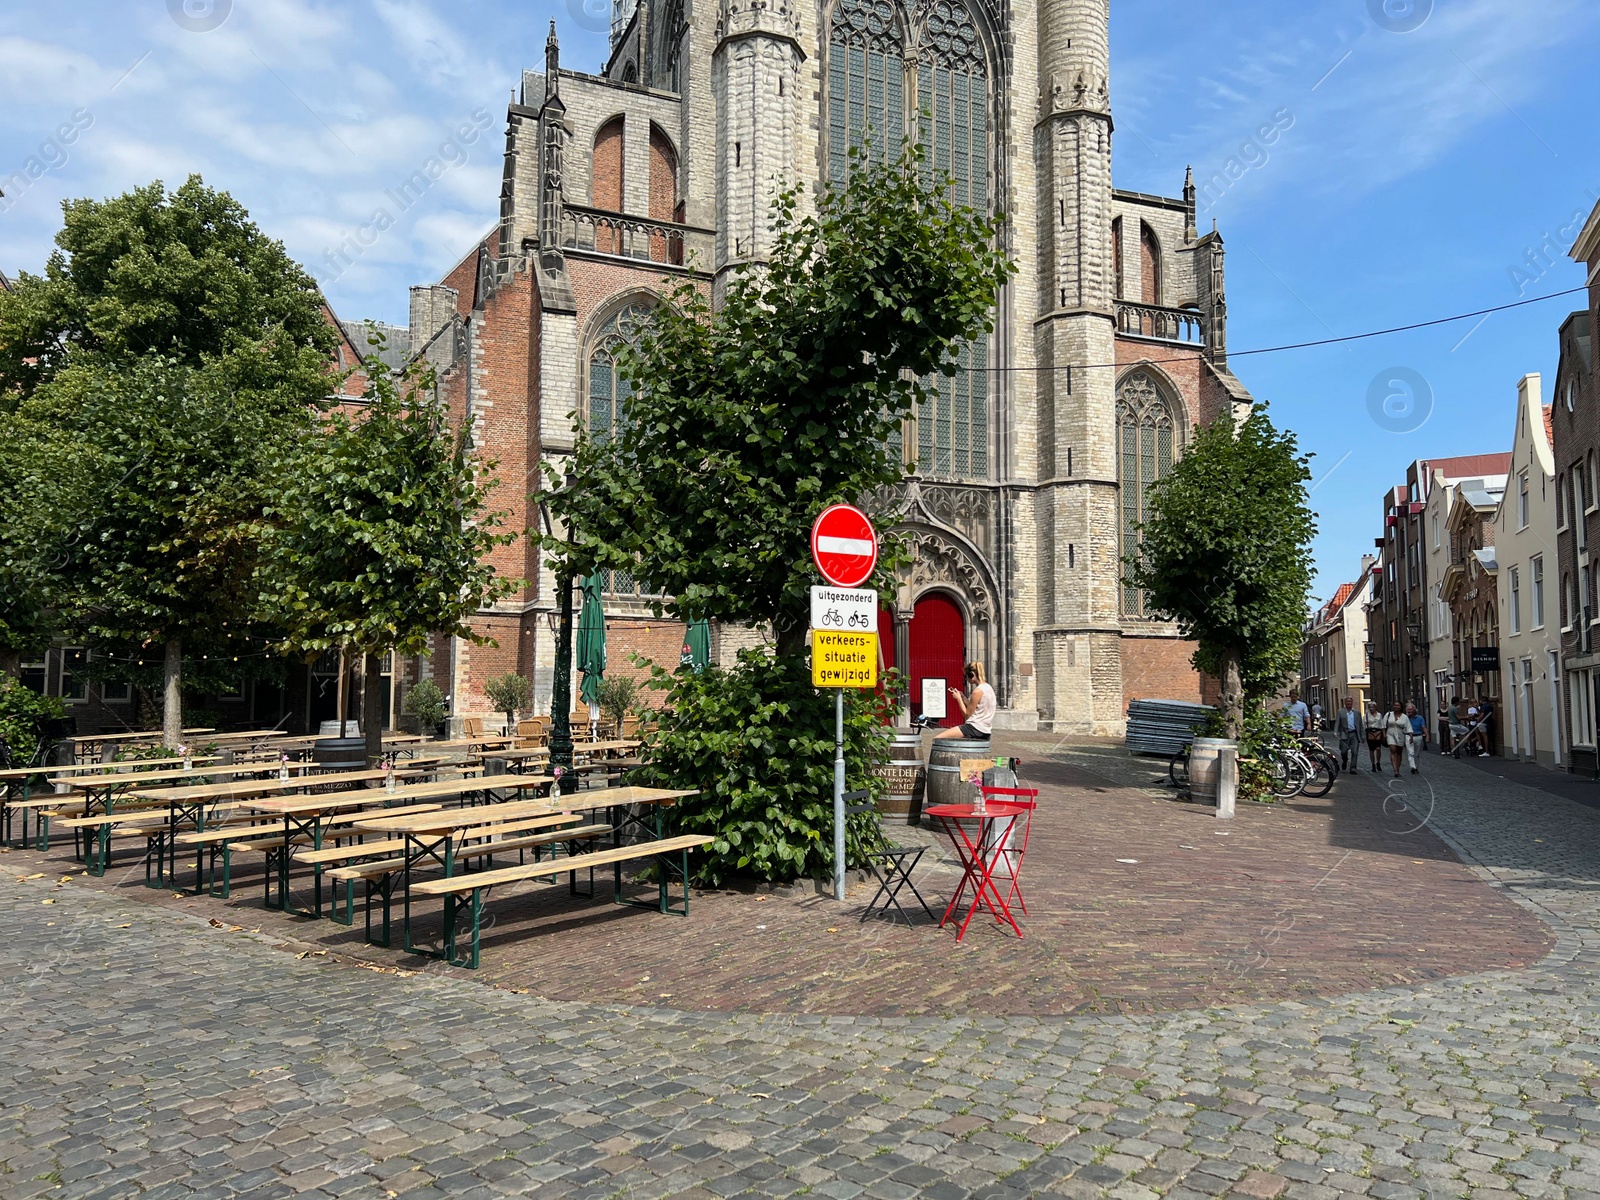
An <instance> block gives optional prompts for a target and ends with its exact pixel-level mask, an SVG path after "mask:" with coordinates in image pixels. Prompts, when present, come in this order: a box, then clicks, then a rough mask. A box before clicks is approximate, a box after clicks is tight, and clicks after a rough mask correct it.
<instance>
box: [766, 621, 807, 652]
mask: <svg viewBox="0 0 1600 1200" xmlns="http://www.w3.org/2000/svg"><path fill="white" fill-rule="evenodd" d="M772 626H773V631H774V632H775V633H776V634H777V636H778V657H779V658H803V657H805V653H806V634H807V633H809V632H810V631H811V621H810V617H809V614H805V613H779V614H778V617H777V619H776V620H775V621H773V623H772Z"/></svg>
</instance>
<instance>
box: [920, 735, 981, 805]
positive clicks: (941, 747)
mask: <svg viewBox="0 0 1600 1200" xmlns="http://www.w3.org/2000/svg"><path fill="white" fill-rule="evenodd" d="M963 758H987V759H988V760H989V761H990V762H993V761H994V748H993V746H991V745H990V743H989V742H987V741H979V740H978V739H976V738H974V739H972V740H970V741H969V740H968V739H966V738H936V739H935V740H934V743H933V749H932V750H930V751H928V786H927V790H926V793H925V795H924V799H923V805H922V806H923V808H925V809H926V808H932V807H933V806H934V805H936V804H971V803H972V801H973V799H974V798H975V796H976V795H977V793H976V792H975V791H974V790H973V787H972V785H971V784H970V783H963V782H962V781H961V760H962V759H963ZM919 815H920V814H919Z"/></svg>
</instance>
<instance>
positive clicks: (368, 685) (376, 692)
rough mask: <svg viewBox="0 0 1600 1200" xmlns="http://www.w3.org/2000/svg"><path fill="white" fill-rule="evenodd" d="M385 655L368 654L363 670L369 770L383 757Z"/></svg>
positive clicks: (363, 696) (363, 697)
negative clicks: (382, 684)
mask: <svg viewBox="0 0 1600 1200" xmlns="http://www.w3.org/2000/svg"><path fill="white" fill-rule="evenodd" d="M382 681H383V655H381V654H368V655H367V656H366V658H365V660H364V661H363V662H362V669H361V728H362V729H364V730H365V731H366V736H367V769H368V770H372V769H373V768H375V767H376V766H377V765H378V760H379V759H380V758H382V757H383V689H382V688H381V687H380V686H379V684H380V683H382Z"/></svg>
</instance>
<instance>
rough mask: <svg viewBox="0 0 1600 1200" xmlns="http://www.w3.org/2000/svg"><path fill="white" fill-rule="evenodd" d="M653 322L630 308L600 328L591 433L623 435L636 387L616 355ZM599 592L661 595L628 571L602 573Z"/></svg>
mask: <svg viewBox="0 0 1600 1200" xmlns="http://www.w3.org/2000/svg"><path fill="white" fill-rule="evenodd" d="M649 320H650V306H649V305H646V304H629V305H628V306H626V307H625V308H622V309H619V310H618V311H617V312H616V314H615V315H613V316H612V318H611V319H610V320H609V321H607V322H606V323H605V324H604V325H602V326H601V327H600V333H599V334H598V335H597V336H596V338H595V341H594V347H593V349H592V350H591V351H590V352H589V432H590V434H592V435H593V436H594V437H595V438H597V439H600V440H608V439H610V438H613V437H616V436H617V434H619V433H620V432H621V431H622V428H623V426H624V424H625V423H626V421H627V419H628V413H627V405H628V397H629V396H631V395H632V394H633V384H632V382H631V381H630V380H628V379H625V378H624V377H623V376H622V375H620V374H619V373H618V371H617V363H616V357H617V351H618V350H619V349H620V348H621V347H622V346H624V345H632V344H633V343H635V342H637V341H638V339H639V334H640V333H641V332H642V331H643V330H644V327H645V326H646V325H647V324H648V322H649ZM601 576H602V579H601V585H600V590H601V591H602V592H604V593H605V594H606V595H608V596H649V595H656V594H659V592H658V591H657V589H654V588H652V587H651V585H650V584H649V583H646V582H645V581H644V580H641V579H639V578H638V577H637V576H636V575H633V574H631V573H630V572H627V571H602V572H601Z"/></svg>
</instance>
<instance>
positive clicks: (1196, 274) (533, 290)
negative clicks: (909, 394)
mask: <svg viewBox="0 0 1600 1200" xmlns="http://www.w3.org/2000/svg"><path fill="white" fill-rule="evenodd" d="M618 4H619V7H618V8H617V10H616V12H615V14H614V20H613V27H612V48H611V54H610V59H609V61H608V63H607V65H606V67H605V70H604V71H603V72H602V73H601V74H599V75H586V74H582V73H579V72H576V71H571V70H568V69H565V68H563V67H562V66H561V65H560V61H559V48H558V47H557V45H556V42H555V32H554V28H553V26H552V29H551V34H550V39H549V43H548V45H547V46H546V54H545V62H544V69H543V71H539V72H536V71H527V72H525V73H524V75H523V80H522V86H521V88H520V89H519V91H518V93H517V95H516V97H515V98H514V100H513V102H512V103H511V105H510V106H509V109H508V113H507V131H506V152H505V172H504V180H503V184H502V190H501V197H500V207H501V219H500V222H499V224H498V226H497V228H496V229H495V230H494V231H492V232H491V233H490V234H489V235H488V236H486V237H485V238H484V239H483V241H482V242H481V243H479V244H478V245H477V246H475V247H473V248H472V249H471V250H470V251H469V252H468V253H467V254H466V255H465V256H464V257H463V258H462V260H461V261H460V263H459V264H458V265H457V266H456V268H455V269H454V270H452V271H451V272H450V273H449V274H448V275H447V276H446V278H445V279H444V280H442V281H441V282H440V283H439V284H437V285H433V286H430V287H423V288H417V289H413V302H412V328H411V331H410V333H411V345H412V347H413V349H414V350H422V351H423V352H425V353H427V354H428V355H429V357H430V361H432V362H433V363H434V365H435V366H437V367H438V368H439V369H440V372H441V374H440V378H441V381H442V385H443V386H444V387H445V388H447V389H448V390H449V391H450V394H451V397H452V403H453V404H455V405H456V406H457V407H458V409H459V411H461V412H463V413H466V412H471V413H472V414H473V415H474V417H475V420H476V429H477V434H478V437H479V439H480V441H482V442H483V443H484V444H485V445H486V446H487V447H488V449H489V451H490V452H491V453H492V455H493V456H494V457H495V458H496V459H497V460H498V462H499V467H498V470H499V472H500V474H501V476H502V478H503V479H504V480H505V481H506V482H507V483H508V484H512V485H515V486H509V487H507V488H505V489H504V490H503V493H502V495H501V497H500V500H499V503H500V504H501V505H502V506H505V505H510V506H511V507H512V508H513V513H512V519H513V522H514V523H515V522H522V523H525V524H528V525H532V524H534V523H536V522H537V521H538V520H539V513H538V510H537V507H536V506H534V505H532V504H531V503H530V502H528V501H525V500H524V499H523V498H522V496H521V493H522V492H523V491H524V490H525V489H524V488H523V487H522V486H521V485H522V483H523V481H524V480H526V481H528V482H529V483H530V484H531V483H532V481H533V480H534V479H536V478H537V477H538V476H539V474H540V471H541V464H553V465H554V466H555V468H556V469H557V471H558V472H559V464H560V462H561V461H562V459H563V457H564V456H565V455H566V454H567V453H569V452H570V450H571V448H572V445H573V440H574V432H575V422H576V423H581V424H583V425H585V426H587V427H588V428H591V429H599V428H605V427H608V426H610V425H613V424H615V422H616V421H617V420H618V417H619V413H620V412H621V411H622V409H623V407H624V406H625V405H626V402H627V391H628V388H627V383H626V381H625V380H622V379H620V378H619V377H618V376H617V374H616V372H615V370H614V367H613V355H614V352H615V350H616V348H617V346H618V345H620V344H621V343H624V342H626V341H627V340H628V339H630V338H631V337H634V336H636V334H637V331H638V329H639V328H640V324H641V322H645V321H648V319H649V313H650V309H651V307H652V306H653V305H655V304H657V303H659V302H660V299H659V298H660V296H661V294H662V293H663V292H664V291H665V290H667V289H668V288H669V287H670V286H672V285H674V284H676V283H678V282H680V281H681V280H683V279H684V278H689V279H693V280H697V281H700V282H701V283H702V284H703V285H704V286H706V287H707V288H710V289H711V290H712V292H713V295H715V293H716V292H717V290H718V289H719V287H720V284H721V283H722V281H724V280H725V279H726V278H727V275H728V273H729V272H730V271H732V270H734V269H737V268H738V267H740V266H742V265H744V264H748V263H754V262H760V261H761V260H762V259H763V257H764V256H765V255H766V254H767V253H768V252H769V250H770V239H771V226H770V219H769V213H768V204H769V202H770V200H771V198H772V196H773V195H774V194H775V193H776V192H777V191H778V190H779V189H780V188H782V187H784V186H787V185H790V184H794V183H801V184H807V185H811V186H812V187H821V186H823V185H825V184H827V183H830V182H838V181H841V180H843V179H844V177H845V176H846V174H847V172H848V168H849V159H848V150H849V148H850V147H851V146H855V145H860V144H862V143H863V142H870V144H871V145H873V146H877V147H881V146H882V145H884V144H885V143H888V144H890V145H894V144H897V143H898V142H899V141H900V139H902V138H905V137H911V138H916V139H918V140H919V141H921V142H922V143H923V144H924V145H925V146H926V147H927V148H928V152H929V157H930V159H931V161H932V162H933V164H934V166H935V167H936V169H938V170H939V171H941V172H943V173H948V174H949V175H950V176H951V177H952V178H953V180H954V185H955V191H956V195H957V198H958V199H959V200H960V201H962V202H964V203H968V204H971V205H973V206H974V207H978V208H981V209H985V210H988V211H999V212H1002V213H1004V214H1006V216H1007V218H1008V220H1007V225H1006V229H1005V233H1004V237H1005V239H1006V249H1007V251H1008V252H1009V253H1010V254H1011V255H1012V257H1013V258H1014V259H1015V260H1016V261H1017V263H1018V265H1019V267H1020V273H1019V274H1018V276H1017V277H1016V278H1015V279H1014V280H1013V281H1012V282H1011V283H1010V284H1008V285H1007V286H1006V288H1005V289H1004V291H1003V293H1002V294H1001V296H1000V297H999V299H998V303H997V309H996V314H995V317H996V329H995V332H994V334H993V335H992V336H990V337H987V338H984V339H981V340H980V341H979V342H976V343H974V344H972V345H970V346H968V347H965V348H964V349H963V350H962V352H961V357H960V366H961V368H962V369H961V370H960V371H959V372H958V373H957V375H956V377H955V378H954V379H952V380H943V381H940V382H939V386H938V394H937V395H935V396H933V397H932V398H930V400H929V401H928V402H927V403H926V404H925V405H923V406H922V408H921V409H920V410H919V411H918V412H917V413H916V414H915V416H914V417H913V418H912V419H911V420H909V421H908V422H907V427H906V430H905V437H904V445H905V447H906V454H907V458H908V461H911V462H914V463H915V475H914V477H913V478H912V480H911V482H910V483H909V484H908V485H907V487H908V495H907V497H906V499H907V501H908V504H907V511H908V514H909V515H908V518H907V523H906V528H905V530H904V532H905V533H906V534H907V535H908V537H909V539H910V542H911V544H912V545H913V547H914V548H915V561H914V563H913V564H912V566H911V568H910V569H909V570H908V571H907V572H906V575H905V577H904V578H903V579H902V580H901V582H900V586H899V588H898V590H897V592H896V593H895V595H893V596H892V597H886V600H890V601H891V603H890V604H889V605H888V606H887V607H888V610H889V611H888V612H887V613H886V617H887V618H888V622H887V623H886V624H884V626H883V630H884V637H883V642H884V652H885V657H886V659H887V660H888V662H889V663H890V664H891V665H899V666H900V667H902V668H903V669H905V670H907V671H908V672H909V674H910V676H911V682H912V690H911V701H912V707H913V709H920V701H921V688H920V684H921V681H922V680H924V679H930V680H941V679H945V680H949V681H951V682H955V681H957V680H959V679H960V676H961V666H960V665H961V663H962V661H963V660H964V659H969V658H978V659H981V660H983V661H984V662H985V663H986V664H987V665H988V668H989V671H990V677H991V679H992V680H993V681H994V682H995V684H996V687H997V690H998V692H999V696H1000V703H1001V708H1002V712H1001V718H1000V721H999V724H1001V725H1009V726H1011V727H1013V728H1046V729H1052V730H1058V731H1061V732H1081V733H1112V734H1114V733H1120V732H1121V730H1122V727H1123V722H1124V719H1125V716H1124V714H1125V712H1126V705H1127V702H1128V700H1130V699H1134V698H1140V697H1166V698H1179V699H1182V698H1187V699H1200V698H1202V696H1203V695H1204V694H1206V687H1205V681H1202V680H1200V679H1199V678H1198V677H1197V676H1196V675H1195V673H1194V672H1193V670H1192V669H1191V668H1190V666H1189V663H1188V659H1189V654H1190V652H1191V650H1192V647H1191V646H1190V645H1188V644H1187V643H1185V642H1183V641H1181V640H1180V639H1179V638H1178V636H1177V631H1176V630H1175V629H1174V628H1172V627H1171V626H1170V625H1168V624H1166V623H1163V622H1160V621H1157V620H1154V619H1152V618H1151V617H1149V616H1148V615H1146V613H1145V611H1144V605H1143V597H1142V596H1141V595H1140V594H1139V593H1138V592H1136V591H1133V590H1131V589H1128V588H1125V587H1124V586H1123V585H1122V583H1121V559H1122V556H1123V555H1124V554H1125V553H1126V552H1127V551H1128V549H1129V547H1130V544H1131V539H1132V537H1133V536H1134V534H1133V527H1134V525H1135V524H1136V523H1137V522H1138V521H1139V520H1140V519H1141V518H1142V517H1143V516H1144V510H1143V504H1144V495H1145V492H1146V490H1147V489H1148V487H1149V485H1150V484H1151V483H1152V482H1153V481H1154V480H1155V479H1156V478H1158V477H1159V476H1160V475H1161V474H1163V473H1164V472H1165V471H1167V470H1169V469H1170V468H1171V465H1172V463H1173V461H1174V460H1175V458H1176V457H1177V456H1178V455H1180V454H1181V453H1182V449H1183V446H1184V444H1185V442H1186V441H1187V439H1188V438H1189V437H1190V436H1191V435H1192V431H1193V430H1194V429H1195V427H1196V426H1197V425H1199V424H1203V423H1205V422H1207V421H1210V420H1214V419H1216V418H1218V417H1219V416H1223V415H1229V416H1231V415H1232V414H1233V413H1234V411H1235V410H1236V408H1239V407H1242V406H1244V405H1247V404H1248V403H1249V396H1248V394H1247V393H1246V392H1245V390H1244V388H1243V386H1242V385H1241V384H1240V383H1239V382H1238V380H1236V379H1235V378H1234V377H1233V376H1232V374H1231V373H1230V372H1229V371H1228V368H1227V357H1226V347H1225V332H1226V316H1225V314H1226V303H1225V298H1224V289H1223V251H1222V239H1221V237H1220V235H1219V234H1217V233H1215V232H1211V233H1208V234H1206V235H1205V236H1203V237H1202V236H1200V235H1199V233H1198V231H1197V229H1196V211H1195V189H1194V186H1193V184H1192V182H1191V181H1190V180H1185V181H1184V183H1183V186H1182V191H1181V194H1180V195H1178V196H1156V195H1147V194H1143V193H1136V192H1126V191H1119V190H1117V189H1115V188H1114V187H1113V186H1112V177H1111V166H1112V156H1111V150H1112V137H1113V130H1114V122H1113V117H1112V104H1111V96H1112V91H1111V82H1110V13H1109V0H1037V3H1036V4H1022V5H1020V6H1018V5H1012V4H1009V3H1006V2H1005V0H626V3H624V0H618ZM504 566H505V568H506V569H507V570H508V571H511V572H513V573H515V574H518V575H522V576H525V577H528V578H530V579H531V580H532V582H531V583H530V586H529V587H528V589H527V591H526V592H525V593H524V594H523V595H522V596H520V597H517V598H516V599H514V600H512V601H508V602H506V603H504V604H502V605H500V606H499V607H498V608H497V609H496V610H495V611H493V612H489V613H484V614H482V616H481V618H480V624H481V626H482V627H483V628H484V629H485V631H487V632H491V633H492V634H493V635H494V636H495V637H496V639H497V640H498V641H499V646H498V648H487V649H486V648H469V647H468V646H467V645H466V644H465V643H459V642H452V643H441V645H440V646H439V647H438V649H437V651H436V653H435V655H434V656H433V659H432V663H431V670H432V671H433V673H434V674H436V675H445V676H447V677H448V678H447V679H445V680H442V681H441V682H442V684H443V686H444V687H445V690H446V691H447V692H450V693H453V695H454V697H455V705H456V711H457V712H458V713H461V714H470V713H474V712H477V711H487V709H488V704H487V702H486V701H484V700H483V698H482V685H483V682H484V680H485V679H487V678H488V677H489V676H491V675H495V674H500V673H502V672H504V671H508V670H518V671H520V672H522V673H524V674H528V675H531V676H532V677H533V678H534V680H535V683H536V687H537V688H538V689H539V691H540V692H541V694H544V695H548V689H549V680H550V677H551V673H552V665H553V658H552V655H553V642H554V634H553V632H552V627H551V620H550V614H551V612H552V611H553V609H554V608H555V606H556V603H557V601H556V597H555V595H554V580H553V579H552V578H551V577H550V575H549V574H548V572H541V571H540V570H539V569H538V564H537V563H535V562H534V561H533V559H532V556H531V555H528V554H526V553H525V550H524V549H523V548H522V547H520V546H519V547H518V548H517V549H516V550H515V551H514V552H512V551H508V552H507V561H506V562H505V564H504ZM647 589H648V585H647V584H645V583H643V582H641V581H640V580H638V579H635V578H632V577H630V576H626V575H622V574H620V573H618V574H616V575H615V576H613V577H611V578H608V580H607V582H606V588H605V591H606V604H607V609H608V616H609V618H610V631H611V632H610V638H611V648H612V649H611V661H612V662H613V663H614V664H619V665H620V664H623V663H626V661H627V659H628V656H629V652H630V651H632V650H637V651H640V652H641V653H644V654H646V655H647V656H648V657H651V658H653V659H655V660H656V661H657V662H668V663H670V662H672V661H675V659H676V654H677V651H678V645H679V642H680V641H681V632H682V631H681V627H678V626H674V625H671V624H670V623H667V622H663V621H661V620H659V619H654V618H652V617H651V616H650V607H649V602H650V597H649V595H648V591H647ZM891 630H892V636H890V631H891ZM758 637H759V633H758V632H757V631H751V630H739V629H721V630H717V631H715V635H714V642H715V644H716V646H717V648H718V651H719V653H720V654H721V655H722V656H723V657H725V658H726V657H731V654H732V651H733V649H734V648H735V647H736V646H738V645H742V644H749V643H750V642H751V641H753V640H756V639H757V638H758Z"/></svg>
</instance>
